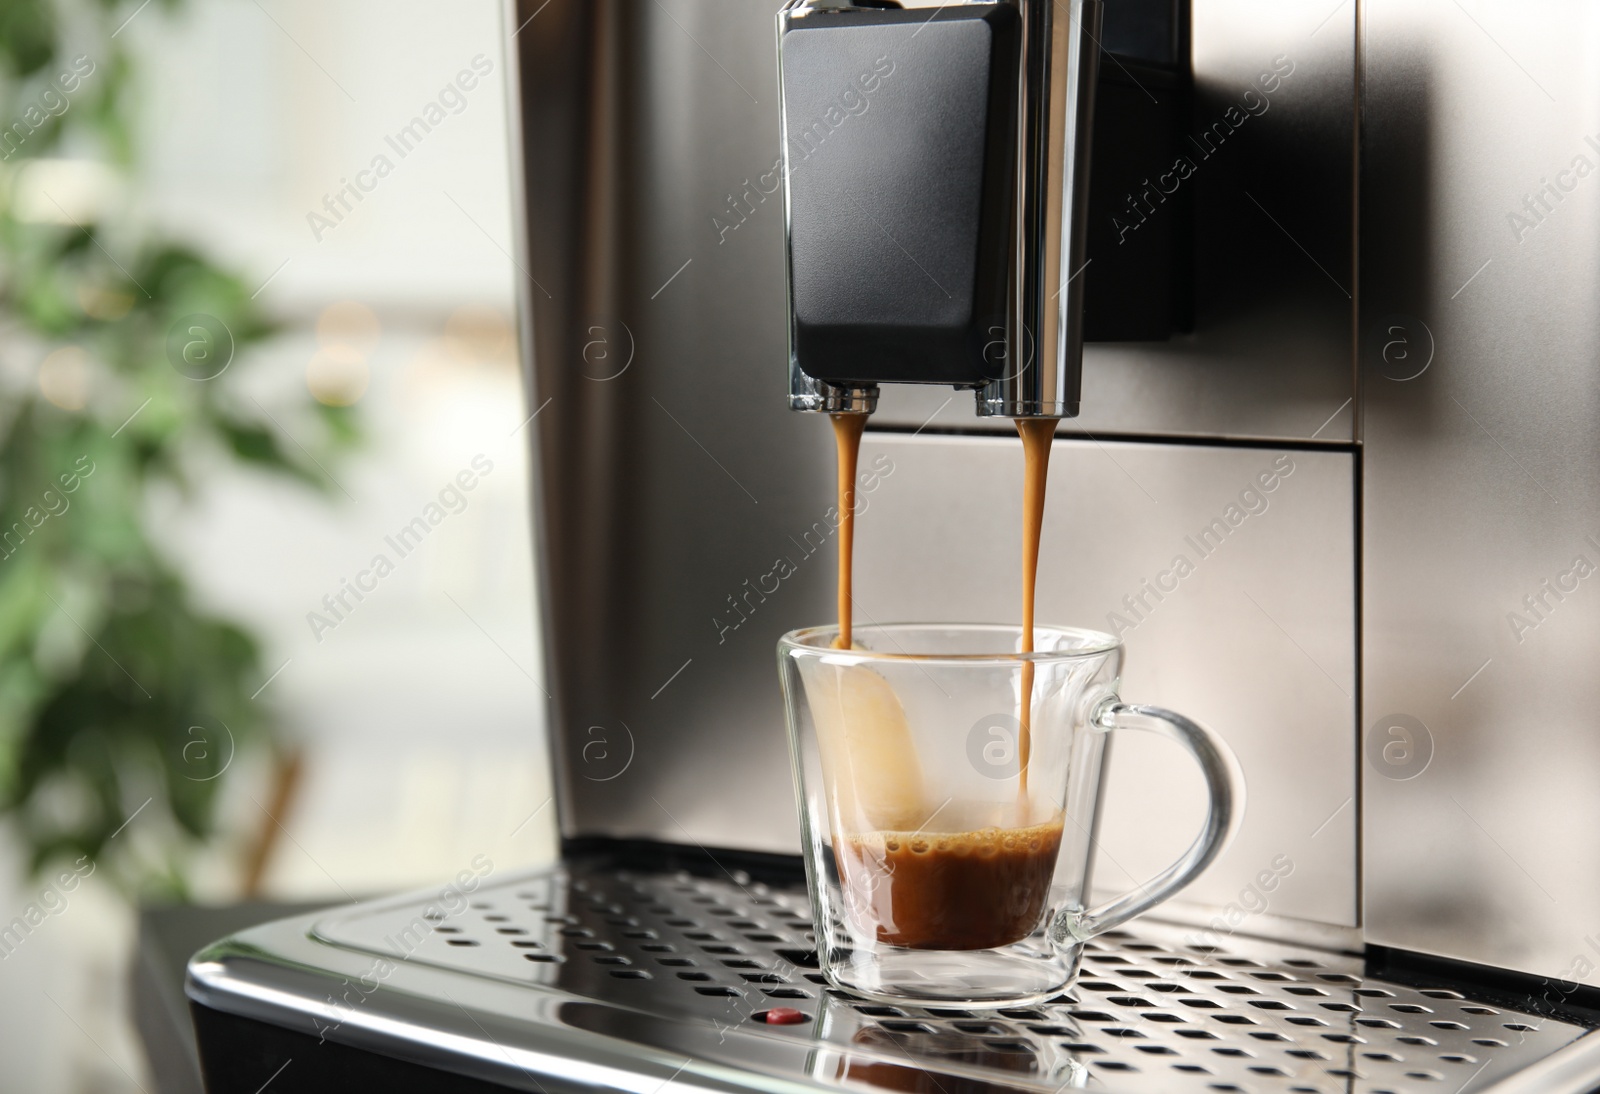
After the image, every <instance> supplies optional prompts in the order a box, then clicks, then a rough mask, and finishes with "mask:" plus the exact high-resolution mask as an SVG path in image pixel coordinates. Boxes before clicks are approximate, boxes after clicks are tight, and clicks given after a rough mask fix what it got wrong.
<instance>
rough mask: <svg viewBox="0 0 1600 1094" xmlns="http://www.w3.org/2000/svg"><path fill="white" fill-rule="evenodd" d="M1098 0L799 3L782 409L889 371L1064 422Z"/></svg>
mask: <svg viewBox="0 0 1600 1094" xmlns="http://www.w3.org/2000/svg"><path fill="white" fill-rule="evenodd" d="M1101 11H1102V0H998V2H983V3H957V4H944V5H942V6H939V7H922V8H903V7H901V6H900V4H899V3H897V2H895V0H790V2H789V3H788V4H787V5H786V6H785V7H784V9H783V11H782V12H781V13H780V14H779V16H778V48H779V62H780V70H781V80H782V96H783V156H784V168H785V179H786V184H787V185H786V198H787V205H786V208H787V252H788V268H789V313H790V343H789V347H790V348H789V381H790V386H789V405H790V406H791V408H793V409H795V410H806V411H816V412H824V413H871V412H872V411H873V410H874V409H875V408H876V405H877V398H878V387H879V385H880V384H885V383H913V384H940V385H949V386H952V387H956V388H961V389H968V390H972V391H975V392H976V394H977V412H978V414H979V415H982V416H988V417H1004V418H1070V417H1073V416H1075V415H1076V414H1077V413H1078V399H1079V389H1080V382H1081V374H1082V358H1083V329H1082V310H1083V285H1084V279H1083V277H1082V276H1080V275H1081V274H1082V272H1083V267H1084V261H1085V260H1084V234H1085V218H1086V214H1087V197H1088V178H1089V151H1090V126H1091V122H1092V119H1093V116H1094V87H1095V80H1096V75H1097V69H1098V58H1099V47H1098V44H1097V42H1098V36H1099V33H1100V20H1101Z"/></svg>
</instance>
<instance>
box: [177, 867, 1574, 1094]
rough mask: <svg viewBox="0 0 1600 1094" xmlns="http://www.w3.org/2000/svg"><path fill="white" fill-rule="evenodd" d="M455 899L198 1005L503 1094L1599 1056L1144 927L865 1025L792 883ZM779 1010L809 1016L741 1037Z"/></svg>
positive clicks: (1258, 1076) (1280, 1071)
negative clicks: (1027, 987) (1062, 979)
mask: <svg viewBox="0 0 1600 1094" xmlns="http://www.w3.org/2000/svg"><path fill="white" fill-rule="evenodd" d="M471 901H472V903H471V906H470V907H466V908H462V909H460V910H459V911H455V912H448V911H446V910H445V909H444V907H443V906H441V902H440V899H439V894H438V893H431V894H418V895H415V896H411V897H407V898H401V899H397V900H392V901H388V902H385V903H383V904H381V905H378V906H373V907H361V908H346V909H340V910H337V911H334V912H331V913H327V914H324V915H322V916H319V917H314V918H310V919H299V920H288V921H285V922H283V923H280V924H273V925H270V926H268V927H264V928H257V929H255V930H252V931H248V932H245V933H243V934H241V935H238V936H236V937H234V938H232V939H229V940H225V941H224V942H222V943H219V944H218V945H217V946H214V947H212V948H211V949H209V950H207V951H206V952H203V953H202V954H200V955H199V956H197V957H196V959H195V960H194V962H193V963H192V964H191V966H190V979H189V994H190V996H191V998H193V999H195V1000H196V1001H197V1002H199V1003H200V1004H202V1005H204V1006H208V1007H212V1008H215V1009H218V1010H222V1011H225V1012H228V1013H233V1014H240V1015H244V1016H248V1017H252V1018H255V1019H258V1020H261V1021H266V1022H271V1023H274V1024H277V1025H282V1026H286V1027H288V1028H290V1029H299V1030H302V1031H304V1032H307V1033H310V1034H312V1035H314V1036H319V1037H326V1038H327V1039H328V1040H330V1041H333V1042H335V1043H340V1044H347V1045H353V1046H356V1047H361V1048H365V1049H368V1050H370V1051H374V1052H379V1053H385V1054H389V1055H400V1056H403V1057H404V1058H407V1059H410V1060H414V1061H417V1062H420V1063H424V1064H427V1065H429V1066H433V1067H437V1068H441V1069H443V1070H447V1071H452V1072H457V1073H461V1074H469V1075H474V1076H477V1077H480V1078H483V1079H486V1080H489V1081H491V1082H496V1083H500V1084H502V1085H504V1086H506V1087H507V1088H509V1089H515V1090H559V1091H563V1092H565V1091H568V1090H575V1089H577V1088H580V1087H584V1086H588V1087H590V1088H592V1087H593V1086H596V1085H598V1086H604V1087H608V1088H611V1089H618V1090H627V1091H636V1092H638V1094H650V1092H652V1091H660V1090H669V1089H678V1088H681V1089H720V1090H765V1091H774V1092H777V1091H789V1092H797V1091H801V1090H818V1089H825V1088H826V1089H836V1088H837V1086H838V1084H839V1082H840V1080H841V1079H845V1080H847V1081H849V1082H851V1084H852V1085H865V1086H869V1087H878V1088H883V1089H889V1090H929V1091H938V1090H944V1091H949V1090H952V1089H959V1090H974V1091H982V1090H987V1089H992V1090H995V1091H1000V1090H1007V1089H1010V1090H1034V1091H1058V1090H1060V1089H1063V1088H1067V1087H1074V1088H1077V1087H1088V1088H1092V1089H1102V1090H1106V1091H1127V1092H1145V1091H1160V1092H1170V1091H1185V1090H1230V1091H1243V1092H1255V1094H1270V1092H1279V1091H1284V1092H1297V1094H1300V1092H1307V1094H1308V1092H1327V1094H1332V1092H1334V1091H1341V1092H1353V1091H1360V1092H1370V1094H1379V1092H1381V1091H1395V1092H1398V1091H1412V1090H1448V1091H1457V1092H1480V1091H1491V1090H1507V1091H1511V1090H1527V1089H1535V1088H1533V1087H1530V1086H1528V1085H1527V1084H1518V1082H1517V1079H1518V1076H1519V1075H1520V1074H1531V1075H1535V1077H1536V1078H1538V1080H1539V1082H1540V1085H1538V1086H1537V1087H1536V1089H1538V1090H1540V1091H1542V1092H1547V1094H1561V1092H1563V1091H1573V1092H1577V1091H1582V1090H1584V1089H1587V1088H1586V1087H1585V1086H1583V1085H1580V1084H1581V1082H1582V1081H1583V1076H1585V1075H1587V1074H1590V1073H1592V1071H1591V1070H1590V1069H1592V1068H1593V1066H1594V1056H1595V1055H1596V1053H1595V1049H1594V1038H1593V1037H1590V1036H1586V1031H1585V1029H1584V1028H1583V1027H1581V1026H1579V1025H1575V1024H1573V1023H1570V1022H1566V1021H1560V1020H1556V1019H1551V1018H1538V1017H1533V1016H1530V1015H1526V1014H1522V1013H1520V1012H1517V1011H1514V1010H1509V1009H1507V1008H1505V1007H1502V1006H1500V1005H1496V1004H1490V1003H1485V1002H1482V1001H1478V1000H1475V999H1473V998H1470V997H1467V996H1463V995H1462V994H1459V993H1457V992H1454V991H1447V990H1436V989H1425V990H1417V989H1414V988H1410V987H1406V986H1403V985H1399V984H1394V983H1387V982H1384V981H1381V980H1376V979H1370V978H1366V977H1364V976H1363V974H1362V967H1361V963H1360V961H1359V959H1357V958H1354V957H1351V956H1348V955H1345V954H1341V953H1336V952H1328V951H1323V950H1314V949H1308V948H1304V947H1295V946H1290V945H1287V944H1284V943H1269V942H1259V941H1254V940H1250V939H1247V938H1244V937H1242V936H1234V937H1230V938H1227V939H1224V940H1220V941H1219V942H1218V944H1217V945H1216V946H1214V947H1212V946H1201V947H1198V948H1197V947H1196V946H1195V945H1194V944H1193V943H1192V942H1191V941H1189V938H1188V935H1189V934H1190V933H1192V932H1191V931H1189V930H1186V929H1185V928H1183V927H1181V926H1177V925H1171V924H1160V923H1154V922H1150V921H1148V920H1146V921H1143V922H1141V923H1140V924H1139V926H1138V927H1137V928H1136V929H1134V930H1131V931H1121V932H1116V933H1115V935H1114V936H1107V937H1106V938H1104V939H1102V940H1099V941H1097V942H1093V943H1090V948H1089V950H1088V951H1087V955H1086V961H1085V972H1084V974H1083V976H1082V978H1081V979H1080V980H1079V981H1078V983H1077V984H1076V985H1075V987H1074V988H1073V990H1072V991H1071V992H1070V993H1068V994H1067V995H1064V996H1062V997H1060V998H1059V999H1058V1000H1056V1001H1053V1002H1051V1003H1048V1004H1044V1005H1041V1006H1038V1007H1030V1008H1024V1009H1019V1010H1014V1011H1002V1012H998V1013H991V1014H985V1015H981V1016H979V1015H973V1014H968V1013H965V1012H961V1011H950V1010H937V1011H927V1010H921V1009H915V1008H884V1007H878V1006H873V1005H870V1004H864V1003H861V1002H859V1001H856V1000H853V999H851V998H850V997H849V996H848V995H846V994H845V993H842V992H839V991H837V990H836V989H831V988H829V987H827V986H826V985H824V984H820V983H818V979H819V976H818V974H817V973H815V972H814V971H812V970H810V969H808V968H806V967H805V965H804V963H803V958H804V951H805V947H806V945H807V940H806V932H807V930H808V927H809V924H808V922H807V919H808V915H809V912H808V906H807V900H806V896H805V893H804V891H803V889H797V888H789V887H784V886H773V887H769V886H766V885H761V884H758V883H755V882H753V881H752V880H751V879H750V878H748V877H747V876H744V875H741V874H739V873H738V872H734V873H732V874H718V876H716V877H696V876H692V875H689V874H668V873H655V874H652V873H626V872H615V871H612V870H608V869H601V868H580V867H573V868H571V869H570V870H569V871H561V872H557V873H555V874H551V875H532V876H523V877H513V878H509V879H506V880H501V881H489V882H487V883H485V884H484V885H483V886H482V887H481V888H479V889H478V890H477V891H476V892H474V893H473V894H472V895H471ZM430 908H432V909H436V910H437V915H436V916H434V917H431V918H430V917H429V915H428V912H429V910H430ZM407 932H409V934H408V933H407ZM530 957H533V958H537V960H529V958H530ZM797 958H800V959H801V961H799V962H797V960H796V959H797ZM346 1000H349V1001H346ZM775 1006H788V1007H794V1008H795V1009H797V1010H800V1011H801V1012H802V1013H803V1014H804V1015H805V1016H806V1017H807V1019H808V1020H807V1021H805V1022H803V1023H802V1024H799V1025H794V1026H771V1025H766V1024H763V1023H759V1022H757V1021H754V1020H752V1015H754V1014H756V1013H760V1012H764V1011H766V1010H767V1009H768V1008H770V1007H775ZM304 1066H314V1061H307V1062H306V1063H305V1065H304ZM1535 1068H1537V1069H1538V1071H1537V1072H1535V1071H1534V1070H1532V1069H1535ZM263 1078H264V1079H265V1078H268V1075H264V1076H263ZM1566 1080H1573V1081H1571V1082H1568V1081H1566Z"/></svg>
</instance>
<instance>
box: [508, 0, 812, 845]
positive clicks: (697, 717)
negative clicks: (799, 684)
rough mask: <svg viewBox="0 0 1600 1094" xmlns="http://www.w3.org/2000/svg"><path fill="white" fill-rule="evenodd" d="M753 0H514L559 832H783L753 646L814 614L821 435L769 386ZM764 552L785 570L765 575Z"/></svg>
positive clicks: (774, 131) (768, 684) (761, 59)
mask: <svg viewBox="0 0 1600 1094" xmlns="http://www.w3.org/2000/svg"><path fill="white" fill-rule="evenodd" d="M778 6H779V4H778V0H770V2H762V0H739V2H737V3H731V2H726V0H716V2H707V0H661V2H659V3H644V4H641V3H632V2H621V0H550V3H549V4H548V5H545V4H544V2H543V0H531V2H527V0H525V2H523V3H521V4H520V5H519V6H518V8H517V11H516V25H517V26H519V27H522V30H521V31H520V32H519V33H518V34H517V35H516V36H515V38H514V39H512V42H513V44H514V46H515V48H516V50H517V52H518V54H519V61H520V69H521V73H522V84H521V92H520V103H519V106H520V112H521V116H522V121H523V125H522V132H521V137H522V141H521V150H522V157H521V163H520V166H521V169H522V174H523V176H524V179H525V201H524V207H523V208H522V209H521V210H520V212H521V214H522V217H523V219H524V221H525V224H526V230H525V233H524V236H525V238H524V239H522V240H520V241H519V243H520V246H519V254H518V262H519V264H520V266H521V268H522V269H523V270H525V271H526V272H527V274H528V275H529V276H528V277H527V278H526V279H525V285H524V289H525V298H526V300H527V301H528V304H529V307H530V308H531V320H530V322H528V324H527V325H526V330H527V332H528V334H529V337H527V338H526V339H525V340H524V347H525V348H524V352H525V353H526V354H527V355H528V361H527V366H526V367H527V369H528V371H529V376H530V380H531V384H530V390H531V392H532V393H533V400H532V403H531V405H530V406H529V408H528V413H529V414H530V415H533V414H535V413H537V417H535V418H533V420H532V422H531V423H530V425H529V426H528V429H529V432H530V434H531V436H532V440H533V451H534V457H535V467H536V469H537V477H536V490H537V495H536V499H535V515H536V520H537V523H538V531H539V535H538V541H537V543H538V558H539V561H540V575H541V580H540V596H541V610H542V613H543V620H544V623H543V626H544V632H545V634H546V640H545V643H544V648H545V650H546V651H547V652H546V668H545V673H544V677H545V681H546V686H547V687H548V688H549V690H550V692H551V694H552V695H553V696H554V699H553V700H552V706H551V717H550V723H549V724H550V727H551V729H550V735H551V739H552V741H553V747H554V752H555V756H554V760H555V765H554V766H555V776H556V779H557V785H558V787H559V789H560V793H559V795H558V797H559V803H560V808H561V823H562V831H563V833H565V834H567V835H578V834H613V835H640V836H655V837H659V838H662V839H667V840H676V841H679V842H684V843H688V842H690V841H699V842H702V843H706V844H710V845H718V844H725V843H728V842H733V841H737V842H739V843H741V844H743V845H745V846H748V847H752V848H762V849H770V850H784V851H793V850H794V849H795V847H796V846H797V837H796V835H795V827H794V825H795V821H794V804H793V797H792V793H791V791H790V780H789V762H788V757H787V755H786V753H785V750H784V745H783V729H782V711H781V707H780V704H779V701H778V689H777V685H776V673H775V671H774V667H773V650H774V648H775V646H776V643H777V638H778V636H779V635H780V634H782V633H783V632H784V631H785V630H787V629H789V628H790V627H791V626H793V625H795V624H797V623H806V622H811V621H814V620H820V619H826V618H828V615H829V614H830V612H831V611H832V608H831V606H830V605H831V603H832V595H833V591H832V588H831V581H832V570H831V562H830V561H829V552H831V551H832V548H833V543H832V538H831V537H832V534H833V530H832V527H831V526H830V525H829V524H828V523H827V521H828V517H827V514H828V512H829V509H830V507H831V506H832V504H833V474H832V472H831V470H830V468H831V466H832V459H833V455H832V452H833V440H832V436H831V434H830V431H829V429H828V427H827V424H826V423H825V422H821V421H817V420H815V419H812V418H810V417H808V416H803V415H796V414H791V413H789V412H788V411H787V410H786V409H785V407H784V401H783V399H782V398H781V396H780V395H779V393H777V392H775V391H774V390H773V380H772V377H773V375H774V372H775V370H776V369H777V368H779V367H780V364H779V363H780V362H781V361H782V360H783V359H784V357H785V354H786V346H785V330H786V325H787V320H786V305H785V302H784V285H783V258H782V255H783V236H782V224H783V212H782V208H781V194H780V193H779V182H780V178H779V176H778V175H777V174H774V173H773V172H774V170H775V160H776V157H777V154H778V114H777V91H776V86H775V77H774V69H773V56H772V55H773V50H772V28H773V17H774V15H775V13H776V11H777V8H778ZM536 13H537V17H535V15H536ZM708 54H709V56H710V58H712V59H714V60H715V62H716V63H712V61H711V60H708ZM733 197H739V198H740V199H741V200H740V207H741V208H742V209H743V210H744V212H743V213H742V214H740V213H736V212H734V211H733V204H732V203H731V202H730V199H731V198H733ZM745 198H747V199H748V204H743V201H744V199H745ZM705 392H715V393H716V396H717V397H716V398H715V399H706V398H703V397H701V396H702V395H703V393H705ZM796 541H799V542H800V543H810V545H811V547H810V550H809V551H805V552H804V553H802V549H801V548H800V547H798V546H797V545H796ZM819 554H820V557H813V556H815V555H819ZM780 555H790V556H793V557H795V559H796V561H797V562H798V563H799V568H798V570H797V572H795V573H794V574H792V575H788V576H785V577H784V578H783V579H782V580H781V583H779V582H777V579H776V578H775V577H774V576H773V566H774V561H775V560H776V559H777V558H778V557H779V556H780ZM762 586H765V588H766V589H767V590H769V591H768V592H763V591H761V590H762ZM773 589H776V592H772V591H770V590H773ZM713 785H714V786H717V787H718V792H717V793H716V794H707V793H706V792H705V788H706V787H707V786H713Z"/></svg>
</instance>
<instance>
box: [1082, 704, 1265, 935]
mask: <svg viewBox="0 0 1600 1094" xmlns="http://www.w3.org/2000/svg"><path fill="white" fill-rule="evenodd" d="M1090 725H1091V727H1092V728H1094V729H1097V730H1100V731H1101V732H1105V733H1109V732H1111V731H1112V730H1116V729H1141V730H1144V731H1146V732H1149V733H1157V734H1160V735H1161V736H1163V737H1166V738H1169V739H1170V740H1174V741H1177V742H1178V743H1179V744H1181V745H1182V746H1183V747H1184V748H1186V749H1188V751H1189V754H1190V755H1191V756H1193V757H1194V759H1195V762H1196V763H1198V764H1199V765H1200V771H1201V773H1202V774H1203V775H1205V779H1206V786H1207V788H1208V790H1209V791H1210V800H1211V804H1210V808H1209V809H1208V810H1207V812H1206V821H1205V825H1204V827H1202V828H1201V829H1200V834H1199V835H1198V836H1196V837H1195V841H1194V843H1192V844H1190V845H1189V849H1188V850H1187V851H1185V852H1184V853H1183V855H1182V856H1181V857H1180V858H1179V859H1178V861H1176V862H1174V863H1173V864H1172V865H1171V866H1168V867H1167V868H1166V869H1165V870H1163V871H1161V872H1160V873H1159V874H1157V875H1156V876H1155V877H1153V878H1151V879H1150V880H1149V881H1147V882H1145V883H1144V884H1143V885H1141V886H1139V888H1137V889H1135V890H1133V891H1132V892H1130V893H1124V894H1123V895H1121V896H1119V897H1117V898H1115V899H1114V900H1110V901H1107V902H1106V903H1104V904H1102V905H1100V906H1099V907H1098V908H1091V909H1088V910H1086V911H1083V910H1080V911H1077V912H1074V913H1069V914H1068V915H1067V916H1065V917H1064V920H1065V922H1064V923H1063V924H1062V926H1063V928H1064V930H1065V933H1066V934H1068V935H1070V936H1071V937H1072V938H1074V939H1076V940H1078V941H1083V940H1085V939H1089V938H1093V937H1094V936H1095V935H1097V934H1100V933H1102V932H1104V931H1109V930H1111V929H1112V928H1113V927H1117V926H1120V925H1121V924H1123V923H1126V922H1127V921H1128V920H1130V919H1132V918H1133V917H1134V916H1136V915H1140V914H1142V913H1144V912H1146V911H1149V910H1150V909H1151V908H1153V907H1155V906H1156V905H1157V904H1160V903H1161V902H1162V901H1164V900H1166V899H1167V898H1168V897H1171V896H1173V895H1174V894H1176V893H1177V892H1178V891H1179V890H1180V889H1182V888H1183V887H1184V886H1186V885H1188V884H1189V883H1190V882H1191V881H1193V880H1194V879H1195V878H1197V877H1199V876H1200V874H1201V872H1202V871H1204V870H1205V868H1206V867H1207V866H1210V865H1211V863H1212V862H1213V861H1215V859H1216V857H1217V856H1218V855H1220V854H1221V853H1222V852H1223V850H1224V849H1225V848H1226V847H1227V846H1228V842H1229V841H1230V840H1232V839H1233V834H1234V833H1235V832H1236V831H1238V828H1239V822H1240V820H1242V819H1243V817H1244V776H1243V774H1242V773H1241V772H1240V770H1239V761H1238V760H1237V759H1235V758H1234V755H1233V751H1232V750H1231V749H1230V748H1228V746H1227V745H1226V744H1224V743H1223V741H1222V739H1221V738H1220V737H1218V736H1217V735H1216V734H1215V733H1213V732H1212V731H1211V730H1209V729H1207V728H1206V727H1205V726H1203V725H1201V724H1200V723H1199V722H1195V721H1191V720H1190V719H1188V718H1185V717H1184V716H1183V715H1181V714H1174V713H1173V712H1172V711H1170V710H1163V709H1162V708H1161V707H1147V706H1137V705H1135V704H1132V703H1124V702H1122V701H1121V700H1120V699H1107V700H1106V701H1105V702H1103V703H1101V704H1100V706H1099V707H1098V708H1097V709H1096V710H1095V712H1094V717H1093V719H1092V720H1091V722H1090Z"/></svg>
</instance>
